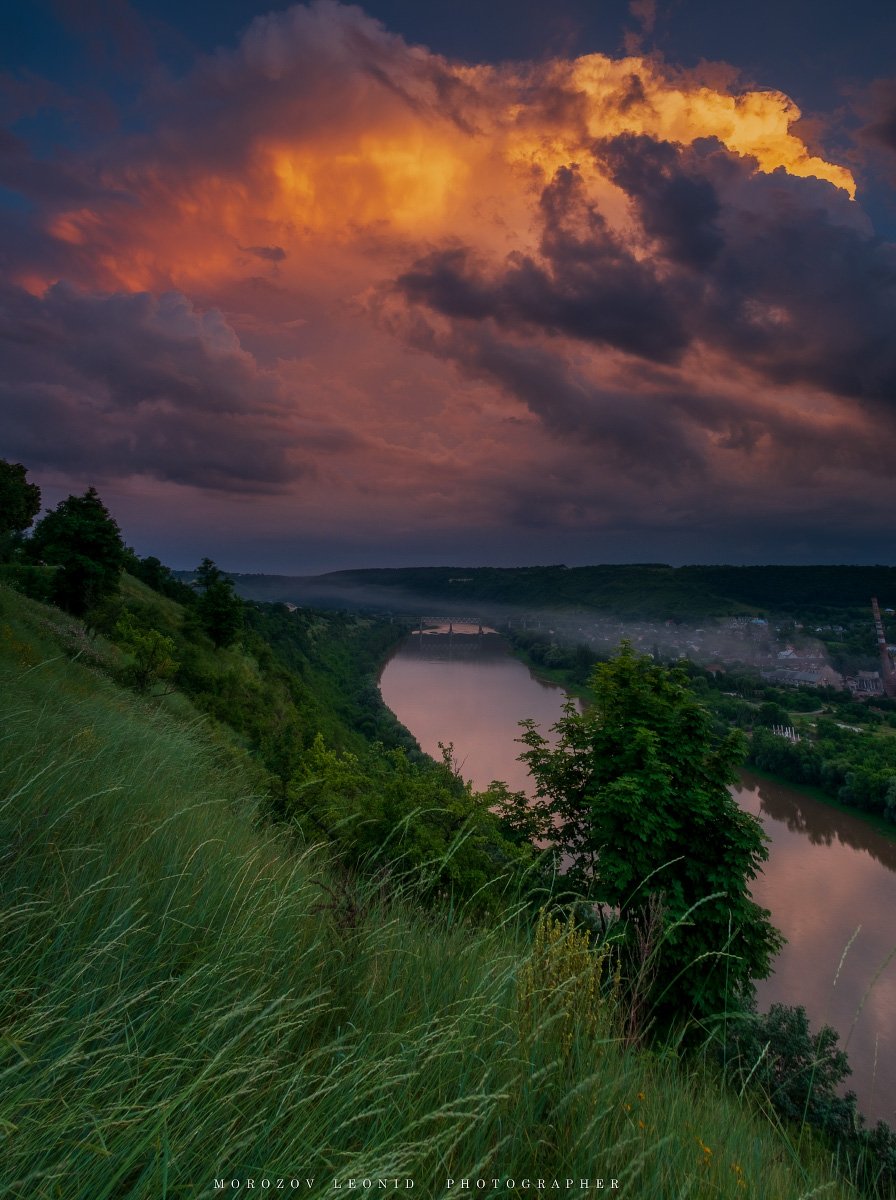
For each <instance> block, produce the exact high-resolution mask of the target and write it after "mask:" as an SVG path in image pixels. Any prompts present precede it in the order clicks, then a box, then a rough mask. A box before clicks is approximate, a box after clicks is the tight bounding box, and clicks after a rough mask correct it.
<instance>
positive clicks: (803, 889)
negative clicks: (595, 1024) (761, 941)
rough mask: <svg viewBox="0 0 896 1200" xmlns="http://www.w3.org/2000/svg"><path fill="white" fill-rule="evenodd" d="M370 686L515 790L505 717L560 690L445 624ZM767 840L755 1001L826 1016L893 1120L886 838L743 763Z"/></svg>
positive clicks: (426, 741) (877, 1111)
mask: <svg viewBox="0 0 896 1200" xmlns="http://www.w3.org/2000/svg"><path fill="white" fill-rule="evenodd" d="M380 689H381V691H382V694H383V699H384V700H385V702H386V704H387V705H388V706H389V708H391V709H392V711H393V712H394V713H395V714H396V716H397V717H398V719H399V720H400V721H401V722H402V723H403V724H404V725H406V726H407V728H408V729H410V731H411V732H412V733H413V734H414V736H415V737H416V738H417V740H418V741H419V743H420V745H421V746H422V747H423V749H424V750H426V751H427V752H428V753H429V754H432V755H434V756H436V757H438V755H439V743H440V742H441V743H443V744H447V743H452V744H453V747H454V756H455V761H456V763H457V765H458V767H459V769H460V771H461V774H462V775H463V776H464V777H465V778H466V779H470V780H472V782H473V785H474V787H477V788H484V787H486V786H487V785H488V783H490V782H491V780H492V779H503V780H504V781H505V782H506V783H508V784H509V786H510V787H512V788H520V789H525V788H527V787H528V784H529V782H530V781H529V778H528V775H527V773H526V770H525V767H524V765H523V764H522V763H520V762H518V761H517V755H518V754H519V752H520V750H521V748H522V747H520V746H519V745H518V744H517V742H516V741H515V739H516V738H518V737H519V727H518V722H519V721H520V720H522V719H523V718H525V717H532V718H533V719H534V720H535V722H536V723H537V724H538V725H539V726H540V727H541V729H542V732H546V731H547V729H548V727H549V726H550V725H551V724H553V723H554V722H555V721H556V720H557V719H558V717H560V715H561V713H562V706H563V703H564V701H565V699H566V697H565V695H564V693H563V691H562V690H561V689H560V688H558V687H555V686H554V685H552V684H548V683H545V682H543V681H542V680H540V679H537V678H536V677H535V676H534V675H533V674H532V673H531V672H530V671H529V670H528V669H527V668H526V667H525V666H524V664H523V663H521V662H519V660H518V659H516V658H513V657H512V656H511V655H510V653H509V652H508V648H507V645H506V643H505V642H504V641H503V639H501V638H498V637H496V636H489V635H484V636H477V631H476V629H475V627H471V628H469V629H467V628H465V627H463V626H457V625H456V626H455V627H454V633H453V636H451V637H449V636H447V635H446V634H444V633H439V632H433V633H428V634H424V635H422V636H421V635H420V634H415V635H414V636H413V637H411V638H409V639H408V641H407V642H405V643H404V644H403V645H402V646H401V647H400V648H399V650H398V651H397V652H396V654H395V655H394V656H393V657H392V658H391V659H390V660H389V662H388V664H387V665H386V667H385V669H384V671H383V674H382V678H381V680H380ZM734 794H735V796H736V797H737V800H738V802H739V803H740V804H741V806H742V807H743V808H745V809H746V810H747V811H749V812H751V813H753V814H754V815H755V816H758V817H759V819H760V820H761V821H762V824H763V827H764V829H765V832H766V833H767V834H768V836H769V838H770V840H771V845H770V848H769V861H768V863H767V864H766V866H765V870H764V871H763V874H762V876H761V877H760V878H759V879H758V880H756V882H755V884H754V886H753V895H754V897H755V899H756V900H757V901H758V902H759V903H760V904H762V905H763V906H764V907H766V908H768V909H770V910H771V914H772V920H773V921H774V923H775V925H777V927H778V928H779V929H780V930H781V931H782V933H783V934H784V935H785V937H786V938H787V945H786V946H785V947H784V949H783V950H782V951H781V954H780V955H779V956H778V958H777V960H776V963H775V971H774V974H773V976H772V977H771V978H770V979H768V980H766V981H764V982H763V983H761V984H760V985H759V987H758V997H759V1003H760V1007H763V1008H764V1007H766V1006H768V1005H769V1004H772V1003H774V1002H775V1001H782V1002H783V1003H785V1004H801V1005H803V1006H804V1007H805V1009H806V1010H807V1012H808V1014H809V1017H810V1020H811V1022H812V1027H813V1029H814V1028H817V1027H818V1026H819V1025H820V1024H822V1023H827V1024H829V1025H832V1026H833V1027H834V1028H835V1029H836V1030H837V1031H838V1032H839V1034H840V1045H841V1046H842V1047H844V1048H845V1049H846V1051H847V1053H848V1054H849V1060H850V1064H851V1066H852V1068H853V1074H852V1076H851V1077H850V1079H849V1081H848V1085H849V1086H850V1087H851V1088H852V1089H853V1090H854V1091H855V1092H856V1094H857V1095H858V1097H859V1107H860V1109H861V1110H862V1112H863V1113H864V1114H865V1115H866V1117H868V1118H869V1119H870V1120H872V1121H873V1120H877V1119H878V1118H882V1119H883V1120H885V1121H887V1122H889V1124H891V1125H893V1126H894V1127H896V919H894V917H896V840H893V839H890V838H888V837H887V836H886V835H885V834H882V833H879V832H878V831H877V830H876V829H874V828H873V827H872V826H870V825H869V824H867V823H866V822H865V821H863V820H862V819H861V818H860V817H858V816H854V815H853V814H851V813H848V812H841V811H840V810H839V809H836V808H833V807H832V806H830V805H826V804H824V803H823V802H821V801H818V800H815V799H813V798H812V797H811V796H807V795H804V794H803V793H801V792H798V791H796V790H795V789H794V788H790V787H787V786H786V785H784V784H779V783H773V782H769V781H766V780H764V779H760V778H758V777H757V776H755V775H751V774H750V773H749V772H747V771H745V772H743V774H742V777H741V784H740V786H739V787H737V788H735V789H734Z"/></svg>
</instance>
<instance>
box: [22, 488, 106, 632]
mask: <svg viewBox="0 0 896 1200" xmlns="http://www.w3.org/2000/svg"><path fill="white" fill-rule="evenodd" d="M31 546H32V549H33V551H34V553H35V554H36V555H38V556H39V557H40V558H41V559H43V561H44V562H46V563H50V564H52V565H55V566H57V567H58V568H59V569H58V571H57V572H56V576H55V579H54V582H53V598H54V600H55V601H56V603H57V604H59V605H60V607H62V608H65V609H67V610H68V611H69V612H71V613H74V614H75V616H79V617H80V616H83V615H84V614H85V613H86V612H88V610H90V609H92V608H95V607H96V606H97V605H98V604H99V603H101V601H103V600H104V599H106V598H107V597H109V596H111V595H112V594H113V593H114V592H115V591H116V590H117V588H118V580H119V576H120V575H121V571H122V568H123V566H124V561H125V548H124V543H123V542H122V540H121V531H120V529H119V528H118V524H117V523H116V521H115V520H114V519H113V518H112V517H111V516H110V514H109V510H108V509H107V508H106V506H105V505H104V504H103V502H102V500H101V499H100V497H99V495H98V494H97V491H96V488H93V487H91V488H88V489H87V491H86V492H85V493H84V495H83V496H69V497H68V499H67V500H62V501H60V502H59V504H57V505H56V507H55V509H48V510H47V514H46V516H44V517H43V518H42V519H41V520H40V521H39V522H38V523H37V525H36V526H35V529H34V533H33V535H32V538H31Z"/></svg>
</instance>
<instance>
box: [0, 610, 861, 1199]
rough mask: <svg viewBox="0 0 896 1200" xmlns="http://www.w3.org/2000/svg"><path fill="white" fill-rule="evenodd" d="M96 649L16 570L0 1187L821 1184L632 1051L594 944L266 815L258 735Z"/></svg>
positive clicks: (767, 1137) (3, 711)
mask: <svg viewBox="0 0 896 1200" xmlns="http://www.w3.org/2000/svg"><path fill="white" fill-rule="evenodd" d="M104 655H105V651H104V650H103V649H102V646H99V647H97V646H95V645H93V644H92V643H90V642H88V641H87V640H86V639H85V638H84V636H83V631H82V630H81V628H80V627H79V626H78V625H77V623H75V622H72V621H71V620H70V619H69V618H66V617H64V616H62V615H61V614H60V613H58V612H57V611H56V610H53V609H45V608H42V607H41V606H39V605H36V604H33V603H31V602H27V601H25V600H23V598H22V597H20V596H18V595H16V594H14V593H12V592H9V591H8V590H6V589H0V697H2V699H0V719H2V722H3V729H4V743H3V745H4V751H3V758H2V784H3V795H4V800H3V802H2V808H0V835H2V842H0V844H2V846H3V852H2V858H0V895H2V897H3V900H2V920H3V925H4V943H3V946H4V950H3V956H2V960H0V996H2V998H3V999H2V1004H3V1026H2V1027H3V1031H4V1036H3V1039H2V1043H0V1070H2V1071H3V1078H4V1087H3V1090H2V1093H0V1137H2V1139H3V1152H2V1154H0V1191H2V1194H4V1195H9V1196H13V1197H17V1198H21V1200H25V1198H26V1197H27V1198H28V1200H32V1198H34V1197H44V1196H46V1197H50V1196H60V1197H65V1198H66V1200H69V1198H71V1200H79V1198H80V1197H85V1198H86V1197H90V1200H106V1198H109V1200H111V1198H112V1197H117V1198H123V1197H147V1198H148V1197H168V1198H171V1197H178V1198H181V1197H192V1196H206V1195H214V1194H215V1192H216V1188H217V1184H216V1181H220V1180H226V1181H227V1186H228V1187H231V1186H232V1185H231V1184H230V1181H231V1180H236V1181H240V1182H241V1184H242V1186H244V1187H245V1186H246V1180H248V1179H249V1178H254V1179H255V1180H256V1181H257V1182H256V1187H260V1179H261V1178H262V1177H267V1178H270V1179H272V1180H274V1181H276V1179H277V1178H283V1179H285V1180H286V1187H287V1188H289V1187H290V1180H291V1179H295V1180H297V1181H298V1180H300V1179H301V1180H303V1181H304V1180H306V1179H308V1180H311V1179H313V1180H314V1181H315V1182H314V1183H313V1184H312V1185H310V1186H309V1187H307V1188H306V1187H305V1185H304V1183H302V1184H301V1188H302V1190H303V1191H304V1192H305V1194H309V1195H314V1196H317V1195H332V1194H334V1189H333V1180H334V1178H335V1179H337V1180H339V1181H340V1182H342V1183H343V1184H344V1185H346V1186H347V1180H348V1179H349V1178H363V1177H370V1176H373V1177H374V1178H376V1177H377V1176H379V1177H383V1178H386V1177H388V1178H390V1179H392V1178H400V1179H402V1180H403V1179H404V1178H406V1177H407V1178H412V1179H413V1180H414V1181H415V1191H414V1194H415V1195H417V1196H432V1195H443V1194H445V1190H446V1179H447V1178H448V1177H454V1178H457V1179H459V1178H460V1177H461V1176H472V1177H483V1178H488V1179H489V1180H491V1179H492V1178H494V1179H497V1180H500V1181H502V1182H501V1183H500V1184H499V1186H501V1187H502V1188H504V1187H505V1186H509V1185H507V1184H506V1183H505V1182H504V1181H506V1179H507V1177H510V1178H513V1179H514V1180H515V1181H517V1184H518V1185H519V1181H521V1180H522V1179H523V1178H528V1177H530V1176H531V1177H543V1178H546V1179H547V1180H548V1181H549V1184H550V1180H551V1179H552V1178H554V1177H557V1178H558V1179H559V1180H560V1181H561V1189H565V1188H566V1187H567V1185H566V1183H565V1182H564V1181H565V1180H567V1179H572V1180H573V1181H574V1184H573V1185H571V1186H575V1187H576V1188H577V1187H578V1181H579V1180H580V1179H582V1178H590V1179H591V1180H592V1187H593V1186H594V1181H595V1179H596V1178H597V1177H603V1178H605V1179H606V1180H607V1181H609V1179H610V1178H613V1177H615V1178H618V1179H619V1180H620V1182H621V1188H620V1194H622V1195H629V1196H637V1197H639V1198H647V1200H651V1198H654V1197H656V1198H657V1200H659V1198H660V1197H663V1198H665V1197H669V1196H682V1195H689V1196H696V1197H704V1196H705V1197H709V1196H713V1197H716V1196H741V1195H744V1194H748V1195H750V1196H754V1197H768V1198H769V1200H771V1198H772V1197H774V1198H775V1200H782V1198H787V1197H797V1196H801V1195H806V1194H809V1193H812V1192H813V1189H814V1188H816V1187H820V1186H821V1185H822V1184H824V1183H825V1182H829V1177H828V1175H827V1172H826V1171H825V1170H824V1169H823V1167H821V1166H819V1165H818V1164H817V1163H816V1165H814V1166H807V1165H806V1164H805V1161H804V1162H801V1161H800V1160H799V1158H798V1157H797V1156H796V1152H795V1151H794V1149H793V1148H792V1147H791V1146H790V1144H789V1143H788V1142H787V1140H786V1138H784V1137H783V1135H780V1134H778V1133H776V1132H775V1131H774V1130H773V1129H772V1127H771V1126H769V1125H768V1124H766V1123H765V1122H764V1121H762V1120H760V1119H758V1118H755V1117H753V1116H751V1115H750V1113H749V1111H748V1110H747V1108H746V1107H745V1106H744V1105H743V1104H742V1103H741V1102H739V1101H738V1100H737V1099H736V1097H733V1096H731V1095H729V1094H728V1093H726V1092H725V1091H723V1090H722V1089H720V1088H719V1087H718V1086H717V1084H716V1083H715V1081H714V1078H713V1075H712V1073H711V1072H707V1073H704V1072H703V1071H702V1070H697V1071H696V1072H694V1071H691V1072H690V1073H684V1071H683V1070H682V1069H681V1068H680V1067H679V1066H678V1065H677V1064H676V1062H675V1060H674V1058H673V1057H669V1058H668V1059H666V1058H662V1057H656V1056H655V1055H654V1056H650V1057H645V1056H641V1055H639V1054H637V1053H634V1052H633V1051H630V1050H626V1049H625V1048H624V1047H623V1046H622V1044H621V1043H620V1041H619V1039H618V1036H617V1034H616V1029H617V1023H616V1019H615V1015H614V1012H613V1010H612V1005H611V1004H610V1002H609V1001H605V1002H603V1003H602V1004H597V1005H596V1004H595V1002H594V989H593V984H594V978H595V972H596V971H597V970H599V964H597V963H596V962H595V961H594V957H593V955H590V954H589V953H588V952H587V951H585V950H584V949H583V948H582V946H581V945H579V944H578V943H576V941H575V939H574V938H570V937H569V936H565V937H564V936H562V935H561V932H560V931H559V930H558V929H556V928H544V927H543V929H542V933H541V936H540V938H539V939H536V942H535V944H534V945H533V943H532V940H531V934H530V933H528V932H527V930H526V926H525V925H524V924H523V923H518V922H517V921H516V920H515V919H514V917H513V915H512V914H511V913H508V914H507V915H506V917H505V919H504V920H503V921H502V922H500V923H498V924H494V925H492V926H489V927H486V926H480V925H473V924H471V923H469V922H468V921H466V920H465V919H464V918H463V916H462V914H461V913H459V912H458V911H457V910H456V909H454V910H451V909H442V910H439V909H430V910H428V911H423V910H421V909H420V908H419V907H418V906H417V905H416V904H415V902H414V896H413V893H412V892H411V891H409V890H408V888H407V887H404V888H403V887H402V886H401V884H400V881H396V880H392V881H391V882H388V883H386V882H384V880H383V879H382V878H380V879H378V880H376V881H375V882H367V883H365V882H363V880H362V879H361V878H360V877H353V876H351V875H347V874H346V873H345V872H344V871H343V870H342V869H340V868H339V866H338V864H336V863H335V862H334V861H333V860H332V858H331V856H330V854H329V852H328V851H326V850H325V849H324V848H323V847H320V846H312V847H307V848H306V849H305V851H304V853H303V854H301V855H296V854H295V853H294V852H293V851H292V850H291V849H290V846H289V844H288V843H287V842H286V841H285V840H284V838H282V837H278V836H275V835H274V834H272V833H271V832H270V831H265V830H263V829H259V828H258V827H257V825H256V824H255V823H254V816H255V796H254V795H253V791H254V789H255V787H256V785H257V783H258V776H257V774H256V773H255V772H254V771H253V768H252V765H251V760H250V759H249V758H248V756H247V755H245V754H244V753H243V752H242V751H241V750H240V749H239V748H236V747H234V746H233V745H232V744H228V743H227V740H226V739H222V738H221V737H214V736H212V735H211V734H210V733H209V731H208V730H206V728H205V727H204V726H203V724H202V722H200V721H197V720H196V719H195V717H193V718H192V719H190V717H189V706H188V705H187V703H186V701H183V702H182V703H181V705H180V710H179V712H177V713H172V712H166V711H165V709H164V708H163V707H160V706H159V705H158V703H157V702H153V701H147V700H143V699H140V698H139V697H136V696H135V695H133V694H131V693H129V692H124V691H122V690H121V689H119V688H118V687H117V686H116V685H115V684H114V683H113V682H112V681H111V680H110V679H109V678H108V676H107V674H106V666H107V663H106V662H105V661H104ZM185 718H186V719H185ZM607 1186H608V1184H607ZM218 1190H219V1191H220V1189H218ZM293 1190H294V1189H293ZM846 1194H847V1193H846V1192H845V1191H844V1190H843V1189H841V1188H839V1187H838V1185H834V1184H830V1183H829V1187H828V1188H826V1189H825V1195H830V1196H841V1195H846Z"/></svg>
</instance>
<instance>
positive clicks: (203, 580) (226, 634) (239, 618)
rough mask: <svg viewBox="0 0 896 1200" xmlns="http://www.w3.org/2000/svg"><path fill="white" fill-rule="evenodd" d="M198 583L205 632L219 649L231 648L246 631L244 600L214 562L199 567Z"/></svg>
mask: <svg viewBox="0 0 896 1200" xmlns="http://www.w3.org/2000/svg"><path fill="white" fill-rule="evenodd" d="M196 582H197V584H198V585H199V587H201V588H202V589H203V593H202V595H201V596H200V597H199V602H198V604H197V605H196V611H197V614H198V616H199V620H200V622H201V624H202V628H203V629H204V630H205V632H206V633H207V634H208V636H209V637H210V638H211V639H212V641H213V642H214V643H215V645H216V646H217V647H221V646H229V645H230V644H231V643H232V642H234V641H235V640H236V638H237V635H238V634H239V633H240V631H241V630H242V628H243V602H242V600H240V598H239V596H237V595H236V593H235V592H234V590H233V584H232V583H231V581H230V580H229V579H228V578H227V576H226V575H224V574H223V572H221V571H220V570H219V569H218V568H217V567H216V566H215V564H214V563H213V562H212V560H211V559H210V558H204V559H203V560H202V562H201V563H200V564H199V567H198V569H197V571H196Z"/></svg>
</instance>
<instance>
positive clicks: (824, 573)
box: [180, 563, 896, 619]
mask: <svg viewBox="0 0 896 1200" xmlns="http://www.w3.org/2000/svg"><path fill="white" fill-rule="evenodd" d="M180 574H181V577H183V578H189V573H188V572H181V573H180ZM231 578H232V579H233V581H234V583H235V585H236V589H237V591H238V592H239V593H240V595H241V596H243V597H245V598H246V599H252V600H267V601H276V600H282V601H291V602H292V603H294V604H300V605H308V604H313V605H318V606H324V607H339V608H350V609H351V608H373V609H387V610H394V611H403V612H409V613H424V614H427V615H429V614H430V613H432V610H433V609H434V608H435V609H437V610H439V612H440V613H445V614H449V613H454V614H457V615H477V613H478V610H480V609H482V610H486V611H490V612H494V611H495V610H499V609H502V608H514V609H530V610H531V609H543V608H548V609H584V610H591V611H595V612H601V613H606V614H612V615H615V616H620V617H630V618H647V619H670V618H671V619H687V618H704V617H724V616H732V615H736V614H738V613H746V614H757V613H763V612H779V613H780V612H783V613H787V612H800V613H819V614H821V613H825V612H830V611H834V610H843V609H849V608H857V607H860V606H861V607H865V606H867V604H868V601H869V598H870V597H871V596H874V595H876V596H878V597H879V598H880V600H881V603H882V604H884V605H888V604H893V605H894V606H896V567H891V566H845V565H844V566H808V567H791V566H776V565H768V566H750V567H731V566H686V567H671V566H668V565H666V564H664V563H635V564H621V565H612V564H607V565H598V566H588V567H565V566H563V565H552V566H537V567H509V568H508V567H456V566H454V567H451V566H446V567H398V568H372V569H366V570H357V571H333V572H330V573H328V574H325V575H306V576H289V575H253V574H232V575H231ZM471 609H472V612H470V611H469V610H471Z"/></svg>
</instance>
